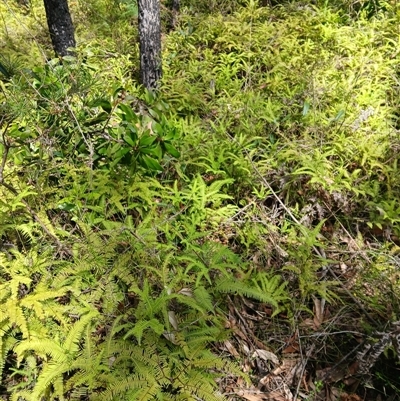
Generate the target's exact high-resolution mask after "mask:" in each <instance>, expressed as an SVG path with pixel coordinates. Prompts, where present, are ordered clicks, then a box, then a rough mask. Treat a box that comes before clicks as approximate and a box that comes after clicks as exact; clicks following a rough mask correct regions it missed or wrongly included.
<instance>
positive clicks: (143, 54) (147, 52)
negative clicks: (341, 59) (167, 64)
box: [138, 0, 162, 90]
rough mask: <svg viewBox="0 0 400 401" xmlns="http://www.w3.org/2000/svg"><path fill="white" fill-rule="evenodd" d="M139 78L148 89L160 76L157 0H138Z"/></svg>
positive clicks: (158, 4)
mask: <svg viewBox="0 0 400 401" xmlns="http://www.w3.org/2000/svg"><path fill="white" fill-rule="evenodd" d="M138 8H139V42H140V80H141V82H142V84H143V85H144V86H145V87H146V88H147V89H149V90H152V89H156V88H157V86H158V81H159V80H160V78H161V74H162V66H161V20H160V3H159V0H138Z"/></svg>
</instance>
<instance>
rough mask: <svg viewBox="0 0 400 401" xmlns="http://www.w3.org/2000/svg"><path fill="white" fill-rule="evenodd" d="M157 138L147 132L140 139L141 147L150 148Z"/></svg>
mask: <svg viewBox="0 0 400 401" xmlns="http://www.w3.org/2000/svg"><path fill="white" fill-rule="evenodd" d="M156 139H157V137H155V136H152V135H150V134H149V133H148V131H146V133H145V134H144V135H143V136H142V137H141V138H140V141H139V145H140V146H149V145H151V144H153V143H154V141H155V140H156Z"/></svg>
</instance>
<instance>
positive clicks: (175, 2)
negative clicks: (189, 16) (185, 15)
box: [171, 0, 180, 29]
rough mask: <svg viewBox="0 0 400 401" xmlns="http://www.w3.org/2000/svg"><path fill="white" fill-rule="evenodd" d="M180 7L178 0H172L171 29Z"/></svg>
mask: <svg viewBox="0 0 400 401" xmlns="http://www.w3.org/2000/svg"><path fill="white" fill-rule="evenodd" d="M179 8H180V0H172V21H171V26H172V29H175V27H176V22H177V19H178V14H179Z"/></svg>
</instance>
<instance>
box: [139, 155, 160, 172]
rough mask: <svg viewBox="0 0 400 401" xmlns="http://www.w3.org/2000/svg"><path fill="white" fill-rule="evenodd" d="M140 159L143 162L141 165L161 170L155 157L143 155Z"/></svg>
mask: <svg viewBox="0 0 400 401" xmlns="http://www.w3.org/2000/svg"><path fill="white" fill-rule="evenodd" d="M141 159H142V160H143V162H144V166H143V167H147V168H148V169H149V170H153V171H162V167H161V165H160V163H159V162H158V161H157V160H156V159H153V158H152V157H150V156H147V155H143V156H142V158H141ZM142 165H143V164H142Z"/></svg>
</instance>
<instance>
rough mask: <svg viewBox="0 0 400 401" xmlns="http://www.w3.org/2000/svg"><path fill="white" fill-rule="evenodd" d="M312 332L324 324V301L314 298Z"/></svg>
mask: <svg viewBox="0 0 400 401" xmlns="http://www.w3.org/2000/svg"><path fill="white" fill-rule="evenodd" d="M313 301H314V319H313V322H314V330H318V329H319V328H320V326H321V324H322V323H323V322H324V311H325V300H324V299H318V298H316V297H314V299H313Z"/></svg>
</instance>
